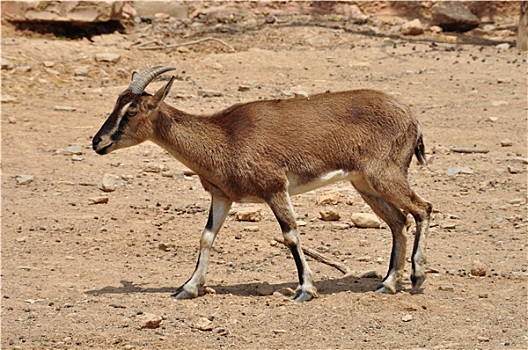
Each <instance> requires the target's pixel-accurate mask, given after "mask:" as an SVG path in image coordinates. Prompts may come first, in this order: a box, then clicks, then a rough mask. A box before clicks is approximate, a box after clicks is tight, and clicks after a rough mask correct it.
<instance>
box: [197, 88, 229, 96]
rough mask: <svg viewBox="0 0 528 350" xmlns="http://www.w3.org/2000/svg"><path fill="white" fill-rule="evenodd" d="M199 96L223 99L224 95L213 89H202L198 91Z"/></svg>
mask: <svg viewBox="0 0 528 350" xmlns="http://www.w3.org/2000/svg"><path fill="white" fill-rule="evenodd" d="M198 96H202V97H222V96H224V94H223V93H222V92H221V91H218V90H212V89H200V90H198Z"/></svg>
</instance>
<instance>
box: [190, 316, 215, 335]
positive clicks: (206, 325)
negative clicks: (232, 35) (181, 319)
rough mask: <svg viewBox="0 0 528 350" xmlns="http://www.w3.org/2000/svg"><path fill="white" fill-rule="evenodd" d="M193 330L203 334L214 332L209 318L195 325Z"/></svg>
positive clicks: (202, 319)
mask: <svg viewBox="0 0 528 350" xmlns="http://www.w3.org/2000/svg"><path fill="white" fill-rule="evenodd" d="M193 328H194V329H197V330H199V331H202V332H210V331H212V330H213V322H212V321H211V320H209V319H208V318H205V317H202V318H200V319H199V320H198V321H196V322H195V323H194V325H193Z"/></svg>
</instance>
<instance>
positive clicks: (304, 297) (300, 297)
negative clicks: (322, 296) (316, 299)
mask: <svg viewBox="0 0 528 350" xmlns="http://www.w3.org/2000/svg"><path fill="white" fill-rule="evenodd" d="M312 299H313V295H311V294H310V293H308V292H305V291H303V290H301V289H299V290H298V291H297V292H296V293H295V295H294V296H293V301H308V300H312Z"/></svg>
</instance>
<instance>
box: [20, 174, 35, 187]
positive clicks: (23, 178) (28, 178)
mask: <svg viewBox="0 0 528 350" xmlns="http://www.w3.org/2000/svg"><path fill="white" fill-rule="evenodd" d="M33 180H35V176H33V175H17V177H16V182H17V185H29V184H30V183H32V182H33Z"/></svg>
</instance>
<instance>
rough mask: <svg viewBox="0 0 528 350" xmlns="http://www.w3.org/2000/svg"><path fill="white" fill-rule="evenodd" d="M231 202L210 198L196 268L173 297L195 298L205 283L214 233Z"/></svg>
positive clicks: (214, 197) (222, 220)
mask: <svg viewBox="0 0 528 350" xmlns="http://www.w3.org/2000/svg"><path fill="white" fill-rule="evenodd" d="M231 204H232V202H231V201H230V200H228V199H226V198H222V197H218V196H214V195H213V197H212V199H211V209H210V210H209V218H208V219H207V225H205V228H204V230H203V232H202V236H201V238H200V254H199V256H198V261H197V263H196V268H195V270H194V273H193V274H192V276H191V278H190V279H189V280H188V281H187V282H185V284H184V285H183V286H181V287H180V288H179V289H178V290H177V291H176V293H174V294H173V297H174V298H175V299H192V298H196V297H197V296H198V295H199V293H200V289H201V288H202V287H203V285H204V284H205V275H206V273H207V267H208V266H209V257H210V255H211V247H212V246H213V242H214V239H215V237H216V234H217V233H218V231H219V230H220V228H221V227H222V225H223V223H224V221H225V219H226V217H227V214H228V212H229V209H230V208H231Z"/></svg>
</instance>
